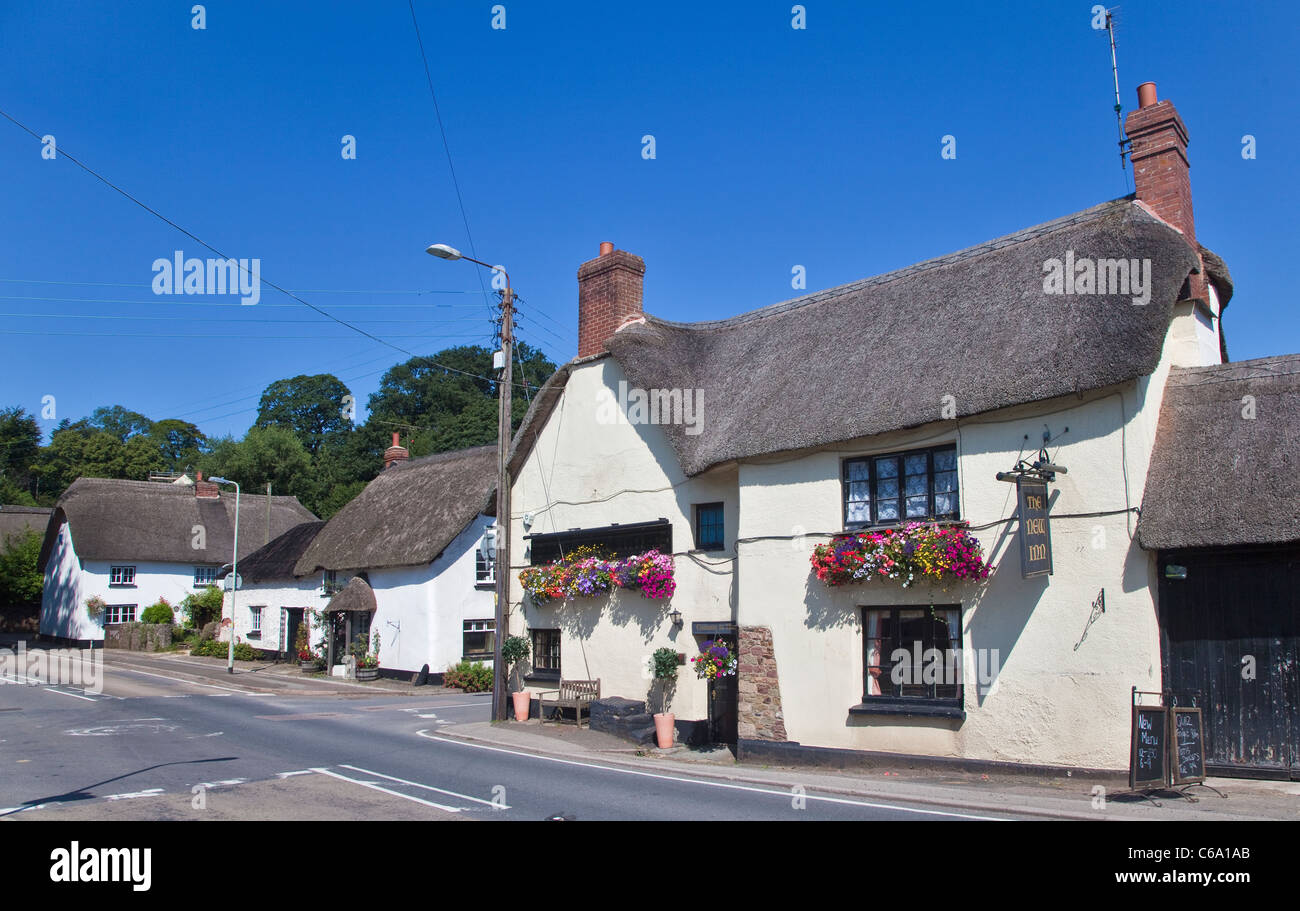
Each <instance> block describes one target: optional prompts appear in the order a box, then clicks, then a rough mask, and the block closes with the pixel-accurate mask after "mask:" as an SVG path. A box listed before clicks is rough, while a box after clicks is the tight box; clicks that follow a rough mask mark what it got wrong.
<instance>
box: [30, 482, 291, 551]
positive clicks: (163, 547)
mask: <svg viewBox="0 0 1300 911" xmlns="http://www.w3.org/2000/svg"><path fill="white" fill-rule="evenodd" d="M239 512H240V519H241V520H242V521H241V522H240V526H239V530H240V535H239V556H240V558H241V559H243V558H245V557H247V556H248V555H249V554H251V553H252V552H253V551H255V550H257V549H258V548H259V547H260V546H261V545H262V544H263V543H264V542H265V529H266V497H265V496H262V495H260V494H251V495H248V496H244V497H242V498H241V499H240V504H239ZM315 518H316V517H315V516H314V515H312V514H311V513H310V512H308V511H307V509H306V508H305V507H304V506H303V505H302V504H301V503H299V502H298V498H297V497H271V534H272V535H273V536H274V535H278V534H280V533H281V532H284V531H287V530H288V529H290V528H292V527H293V526H295V525H298V524H300V523H301V522H304V521H310V520H313V519H315ZM65 520H66V521H67V522H68V523H69V525H70V527H71V530H72V543H73V545H74V546H75V547H76V550H77V556H79V557H80V558H81V559H83V560H131V561H136V562H140V561H145V560H156V561H159V562H163V563H190V564H213V563H216V564H223V563H229V562H230V558H231V540H232V538H233V537H234V523H235V497H234V495H233V494H224V493H223V494H222V495H221V496H220V497H218V498H215V499H208V498H200V497H196V496H195V495H194V488H192V487H185V486H178V485H176V484H161V483H158V482H156V481H119V480H110V479H107V478H78V479H77V480H75V481H73V482H72V485H71V486H70V487H69V488H68V489H67V490H66V491H65V492H64V494H63V496H62V497H60V498H59V502H58V503H57V504H56V505H55V510H54V516H53V517H52V519H51V520H50V524H49V527H48V528H47V530H46V533H45V543H44V544H43V546H42V547H41V568H42V569H44V568H45V561H46V560H47V559H48V558H49V555H50V551H51V549H52V548H53V546H54V540H55V537H56V536H57V535H58V530H59V527H60V526H61V525H62V523H63V522H64V521H65ZM196 526H198V527H201V528H202V530H203V543H204V547H203V549H195V548H194V546H193V543H194V541H195V534H196V532H195V529H196ZM241 575H242V573H241Z"/></svg>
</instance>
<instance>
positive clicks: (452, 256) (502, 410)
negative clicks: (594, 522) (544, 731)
mask: <svg viewBox="0 0 1300 911" xmlns="http://www.w3.org/2000/svg"><path fill="white" fill-rule="evenodd" d="M424 252H425V253H428V254H429V255H430V256H436V257H438V258H439V259H446V260H451V261H455V260H458V259H464V260H468V261H469V262H472V263H475V264H477V265H480V266H483V267H484V268H487V269H491V270H492V271H494V272H500V273H501V274H502V275H503V276H505V280H506V290H505V294H504V295H503V296H502V298H501V355H502V368H503V369H502V374H501V380H500V383H499V385H498V387H497V388H498V392H499V395H498V398H499V403H498V410H497V528H498V529H499V532H498V534H497V535H495V537H496V539H497V540H496V554H497V556H496V563H495V566H494V569H495V571H496V582H497V592H496V595H497V604H496V634H495V635H494V636H493V637H492V638H493V646H492V720H493V721H503V720H505V718H506V717H507V713H506V680H505V662H504V661H503V660H502V659H501V644H502V642H503V641H504V639H505V637H506V634H507V633H508V632H509V626H508V623H509V621H508V617H509V613H508V611H507V606H508V604H509V600H508V599H509V597H510V466H509V464H508V461H507V460H508V458H509V453H510V437H511V432H510V431H511V411H512V404H513V402H512V397H511V393H512V391H513V385H514V369H513V357H512V356H511V346H512V345H513V342H514V339H513V338H512V336H513V334H514V302H515V292H514V289H513V288H512V287H511V286H510V273H509V272H507V271H506V270H505V269H503V268H501V267H500V266H494V265H492V264H491V263H485V262H483V261H482V260H481V259H475V258H474V257H472V256H466V255H464V254H463V253H461V252H460V251H459V250H457V249H456V248H455V247H451V246H448V245H447V244H431V245H430V246H428V247H425V249H424Z"/></svg>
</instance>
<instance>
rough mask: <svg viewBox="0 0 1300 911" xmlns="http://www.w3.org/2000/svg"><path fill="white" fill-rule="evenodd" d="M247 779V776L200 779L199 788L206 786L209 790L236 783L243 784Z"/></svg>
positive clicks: (231, 786) (227, 786)
mask: <svg viewBox="0 0 1300 911" xmlns="http://www.w3.org/2000/svg"><path fill="white" fill-rule="evenodd" d="M246 781H248V779H247V778H224V779H222V780H221V781H201V782H199V787H200V788H207V789H208V790H209V791H211V790H213V789H214V788H233V787H234V786H235V785H237V784H243V783H244V782H246Z"/></svg>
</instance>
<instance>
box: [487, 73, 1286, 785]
mask: <svg viewBox="0 0 1300 911" xmlns="http://www.w3.org/2000/svg"><path fill="white" fill-rule="evenodd" d="M1148 86H1149V90H1148V89H1144V90H1143V92H1142V93H1141V105H1142V106H1141V107H1140V108H1139V109H1138V110H1136V111H1134V112H1132V113H1131V114H1130V115H1129V117H1128V121H1127V132H1128V135H1129V137H1130V139H1131V140H1132V151H1131V156H1130V157H1131V161H1132V164H1133V167H1134V174H1135V180H1136V187H1137V190H1136V193H1135V194H1134V195H1132V196H1128V197H1124V198H1121V199H1116V200H1113V201H1111V202H1106V203H1103V204H1101V205H1098V206H1095V207H1093V208H1090V209H1086V210H1084V211H1081V212H1077V213H1074V214H1072V215H1068V216H1066V217H1064V218H1058V219H1055V220H1053V221H1049V222H1046V223H1044V224H1040V225H1037V226H1035V227H1032V228H1029V229H1026V230H1023V231H1019V232H1016V233H1014V234H1010V235H1007V236H1005V237H1000V238H997V239H995V240H992V241H988V242H986V243H982V244H979V245H977V246H975V247H971V248H969V249H966V250H963V251H961V252H958V253H954V254H950V255H947V256H942V257H939V258H937V259H933V260H929V261H926V262H922V263H918V264H916V265H913V266H909V267H907V268H904V269H900V270H898V271H895V272H891V273H888V274H886V275H881V276H877V277H874V278H869V279H864V280H862V281H857V282H853V283H851V284H848V285H844V286H841V287H837V288H832V289H829V290H825V291H819V292H817V293H813V294H808V295H805V296H803V297H800V298H797V299H794V300H790V301H786V302H784V303H779V304H774V305H771V306H767V307H763V308H761V309H758V310H754V311H752V312H749V313H745V314H742V315H740V316H736V317H733V318H731V319H726V320H719V321H713V322H703V323H675V322H669V321H666V320H662V319H658V318H656V317H654V316H651V315H649V314H647V313H646V312H645V311H644V309H643V305H642V279H643V275H644V272H645V263H644V262H643V261H642V260H641V259H640V258H639V257H637V256H634V255H632V254H630V253H627V252H624V251H620V250H615V249H614V248H613V245H612V244H604V245H602V247H601V251H600V256H598V257H597V258H596V259H593V260H591V261H589V262H587V263H585V264H583V265H582V266H581V268H580V269H579V270H578V287H579V291H578V321H579V350H578V357H577V358H576V359H575V360H573V361H572V362H570V363H568V364H566V365H564V366H562V367H561V368H560V370H559V371H557V373H556V374H555V375H554V376H553V377H552V378H551V379H550V380H549V381H548V383H547V384H546V386H545V387H544V388H543V389H542V391H541V393H540V394H539V395H538V396H536V397H535V399H534V401H533V404H532V407H531V409H530V411H529V414H528V416H527V417H526V418H525V422H524V425H523V427H522V428H521V429H520V432H519V434H518V435H517V436H516V439H515V442H514V449H513V451H512V453H511V460H510V468H511V476H512V477H513V478H514V482H513V489H512V498H513V505H512V515H511V517H510V523H509V526H510V527H509V533H510V534H511V536H512V537H511V548H512V549H511V553H512V554H517V555H521V557H520V559H519V560H518V562H521V563H523V564H526V565H528V566H530V567H532V568H533V569H532V571H531V572H530V573H529V574H525V576H524V577H523V578H524V579H528V580H531V581H530V582H529V584H530V586H531V587H530V588H529V589H528V590H527V591H525V588H524V583H523V581H522V579H521V576H520V575H519V574H517V573H512V576H511V580H510V582H511V589H510V599H509V602H510V616H509V627H510V631H511V632H512V633H521V632H522V633H526V634H527V635H529V636H531V637H532V639H533V667H532V669H531V671H530V672H529V673H528V675H527V676H526V679H527V680H528V682H529V684H530V688H531V689H532V690H533V691H535V692H536V691H539V690H544V689H549V688H554V687H555V686H556V685H557V684H558V683H559V681H560V680H561V679H570V678H584V679H590V678H600V679H601V681H602V693H603V694H604V695H607V696H610V695H618V696H624V697H629V698H633V699H644V698H646V697H647V694H648V691H649V690H650V689H651V687H650V679H649V674H648V673H647V670H646V668H647V661H648V658H649V656H650V654H651V653H652V652H654V651H655V650H656V649H659V648H662V647H668V648H671V649H674V650H676V651H678V652H679V653H682V654H684V655H686V656H688V657H694V656H696V655H698V654H700V649H701V646H703V645H705V644H713V643H717V642H721V643H722V646H721V648H725V649H726V650H727V651H726V652H720V654H723V655H726V654H728V653H730V655H731V657H734V658H736V659H737V660H736V667H737V668H738V674H736V675H734V676H733V675H730V674H725V673H724V674H723V675H722V676H720V677H717V678H715V679H700V678H698V677H697V676H696V674H695V673H693V672H692V667H691V665H690V664H687V665H686V666H685V667H683V668H682V670H681V672H680V673H679V675H678V681H677V685H676V690H675V693H674V695H673V700H672V703H671V708H672V710H673V711H674V713H675V714H676V716H677V725H678V729H679V731H680V733H681V735H682V736H683V737H689V738H699V739H712V740H715V741H725V742H733V743H737V742H738V745H739V751H740V753H741V755H742V756H753V757H758V758H768V759H771V760H774V761H784V760H786V759H792V758H795V757H797V756H803V757H806V758H820V759H825V760H827V761H832V762H837V763H838V762H844V761H852V760H851V759H846V757H853V756H861V755H863V754H871V753H880V752H884V753H890V754H899V753H902V754H913V755H922V756H927V757H933V758H936V759H942V758H952V759H960V760H962V761H969V760H979V761H986V762H994V763H996V762H1011V763H1018V764H1035V765H1044V766H1054V767H1063V768H1102V769H1117V768H1123V767H1124V766H1125V765H1126V764H1127V762H1128V754H1129V745H1130V737H1129V733H1130V731H1129V724H1130V703H1131V689H1132V687H1134V686H1136V687H1137V688H1138V689H1140V690H1157V691H1158V690H1160V689H1162V687H1163V686H1167V685H1168V681H1169V679H1170V671H1169V669H1168V667H1167V664H1166V663H1165V660H1164V659H1165V658H1166V657H1167V656H1168V657H1172V655H1173V652H1169V653H1162V637H1164V636H1165V635H1167V627H1164V626H1162V615H1161V613H1160V610H1159V609H1158V602H1159V592H1160V591H1162V588H1161V586H1162V581H1161V579H1162V576H1161V573H1162V572H1163V570H1162V564H1161V562H1160V560H1159V559H1158V557H1157V554H1156V553H1155V552H1152V551H1150V550H1147V549H1144V545H1145V546H1146V547H1165V546H1179V542H1180V541H1181V540H1182V539H1181V538H1179V537H1178V536H1176V535H1175V536H1173V537H1170V538H1168V539H1166V538H1163V537H1158V536H1157V535H1156V532H1155V527H1154V526H1153V529H1152V535H1153V537H1152V540H1151V542H1148V541H1147V540H1146V537H1145V536H1144V537H1143V538H1142V539H1141V540H1139V538H1138V536H1137V532H1138V527H1139V514H1140V511H1141V504H1142V499H1141V498H1142V492H1143V489H1144V486H1146V485H1148V472H1149V469H1150V468H1151V466H1152V464H1153V447H1155V445H1156V440H1157V426H1158V425H1159V426H1160V427H1161V431H1160V432H1161V434H1164V435H1165V436H1166V437H1167V436H1168V433H1169V432H1167V431H1166V430H1164V427H1165V423H1166V422H1167V421H1171V422H1173V424H1177V423H1179V422H1178V420H1177V419H1176V418H1174V417H1170V416H1169V415H1165V416H1163V417H1162V405H1163V404H1164V402H1165V400H1166V395H1167V393H1166V389H1167V387H1168V388H1169V389H1170V390H1171V392H1170V393H1169V395H1170V396H1172V398H1171V403H1172V404H1171V407H1172V408H1181V407H1183V406H1182V405H1181V404H1179V403H1181V402H1182V401H1183V399H1182V395H1183V389H1184V387H1185V386H1187V385H1188V384H1189V383H1192V382H1193V380H1192V379H1191V378H1192V377H1193V376H1199V375H1200V373H1198V371H1204V370H1209V371H1211V372H1214V371H1220V370H1221V371H1223V372H1224V374H1223V375H1225V376H1228V375H1231V376H1249V375H1250V374H1249V370H1247V371H1246V373H1243V374H1236V373H1233V372H1232V371H1233V370H1234V369H1235V368H1232V367H1229V366H1227V365H1224V366H1220V363H1221V361H1223V360H1226V343H1225V341H1224V337H1223V333H1222V318H1223V314H1224V312H1225V308H1226V307H1227V305H1228V303H1229V299H1230V297H1231V295H1232V282H1231V279H1230V277H1229V276H1228V272H1227V268H1226V266H1224V264H1223V263H1222V261H1221V260H1220V259H1219V258H1218V257H1217V256H1215V255H1214V254H1212V253H1211V252H1210V251H1208V250H1206V249H1205V248H1204V247H1202V246H1201V245H1200V244H1199V243H1198V242H1197V239H1196V231H1195V225H1194V222H1193V218H1192V209H1191V185H1190V178H1189V172H1188V164H1187V158H1186V149H1187V131H1186V128H1185V126H1184V125H1183V123H1182V120H1181V118H1179V116H1178V113H1177V111H1176V110H1175V109H1174V107H1173V105H1172V104H1170V103H1169V102H1167V101H1165V102H1157V101H1156V99H1155V94H1154V86H1150V84H1148ZM1171 377H1172V379H1171ZM1208 382H1209V381H1206V383H1207V384H1208ZM1239 382H1246V380H1244V379H1241V380H1239ZM1207 388H1219V387H1209V386H1207ZM1261 401H1263V400H1261ZM1270 402H1272V400H1271V399H1270ZM1263 414H1264V412H1263V411H1261V415H1263ZM1201 419H1202V420H1204V419H1205V418H1204V416H1202V418H1201ZM1270 419H1274V420H1275V419H1276V418H1275V417H1273V416H1270ZM1224 420H1226V418H1225V419H1224ZM1294 426H1295V425H1294V424H1292V425H1291V429H1290V430H1289V431H1283V430H1280V429H1279V427H1278V426H1276V425H1274V426H1273V428H1272V429H1271V430H1270V431H1269V432H1270V433H1271V434H1273V436H1270V437H1268V438H1267V440H1265V439H1264V438H1263V437H1258V438H1255V439H1254V441H1253V442H1254V445H1255V446H1260V445H1273V444H1274V443H1275V442H1279V443H1280V442H1281V438H1280V437H1279V436H1278V434H1281V433H1284V432H1286V433H1291V434H1292V435H1294V432H1295V430H1294ZM1173 432H1177V431H1176V430H1175V431H1173ZM1224 432H1226V431H1224ZM1243 432H1245V433H1250V432H1251V431H1243ZM1225 441H1226V440H1225ZM1292 442H1294V440H1293V441H1292ZM1197 445H1198V446H1200V445H1204V446H1212V445H1214V443H1213V442H1212V441H1209V440H1201V441H1200V442H1199V443H1198V444H1197ZM1165 446H1168V447H1172V448H1173V449H1175V450H1176V449H1178V448H1179V446H1180V443H1179V442H1178V441H1177V440H1173V441H1172V442H1164V443H1162V447H1165ZM1156 458H1160V455H1159V454H1158V453H1157V455H1156ZM1269 467H1270V471H1269V474H1268V477H1269V478H1272V477H1273V474H1272V470H1275V469H1277V468H1278V466H1276V465H1272V466H1269ZM1293 467H1294V466H1293ZM1155 477H1161V476H1159V475H1157V476H1155ZM1179 477H1180V478H1183V475H1181V474H1180V475H1179ZM1294 478H1295V472H1294V471H1292V472H1291V475H1290V479H1289V480H1288V481H1287V483H1286V484H1285V485H1283V490H1284V494H1283V502H1281V503H1273V504H1272V506H1274V507H1277V508H1278V509H1280V510H1281V511H1282V512H1284V513H1285V514H1286V515H1287V516H1288V517H1291V516H1294V515H1295V514H1296V512H1297V509H1296V506H1297V504H1296V496H1295V487H1294V485H1295V481H1294ZM1018 479H1019V480H1018ZM1004 481H1010V482H1012V483H1004ZM1151 483H1155V484H1157V487H1160V486H1161V482H1158V481H1156V480H1154V479H1153V481H1152V482H1151ZM1235 483H1236V484H1238V485H1240V484H1245V483H1249V482H1248V481H1247V480H1246V477H1245V476H1243V475H1241V474H1239V475H1238V476H1237V477H1236V479H1235ZM1169 489H1170V490H1172V491H1173V493H1172V499H1173V500H1174V501H1177V500H1179V498H1183V499H1186V498H1188V497H1190V496H1193V495H1192V494H1190V491H1191V490H1192V489H1193V485H1189V486H1186V487H1180V486H1178V484H1177V483H1174V484H1171V485H1170V486H1169ZM1194 489H1195V494H1194V497H1195V500H1194V503H1195V504H1196V506H1197V507H1199V508H1200V510H1201V512H1202V514H1203V516H1204V515H1212V514H1213V512H1212V511H1210V504H1208V503H1207V502H1205V501H1206V498H1207V497H1214V498H1216V502H1217V498H1218V497H1231V496H1232V495H1233V487H1232V484H1225V485H1224V486H1222V487H1213V486H1207V485H1206V484H1204V483H1200V482H1197V483H1195V484H1194ZM1151 495H1152V496H1153V497H1157V498H1158V497H1159V495H1158V494H1157V493H1156V491H1155V489H1152V492H1151ZM1246 500H1247V502H1250V501H1251V500H1252V498H1249V497H1248V498H1246ZM1166 502H1167V501H1166ZM1277 515H1278V513H1277V512H1276V511H1273V512H1272V516H1273V518H1270V519H1266V520H1265V521H1273V520H1274V519H1275V517H1276V516H1277ZM1196 521H1197V520H1196V517H1195V515H1194V514H1193V511H1190V510H1188V509H1187V508H1186V507H1180V508H1179V509H1178V510H1176V511H1174V512H1173V513H1170V514H1169V518H1168V525H1169V526H1172V527H1180V528H1185V527H1188V526H1189V525H1192V524H1195V522H1196ZM1160 524H1161V526H1162V527H1164V526H1165V523H1164V522H1163V521H1162V522H1161V523H1160ZM1282 524H1285V525H1286V527H1285V528H1284V529H1282V530H1281V531H1280V532H1279V534H1281V535H1282V536H1283V537H1286V536H1287V535H1290V536H1292V539H1294V538H1296V537H1300V533H1297V531H1296V528H1295V526H1294V522H1292V521H1290V519H1289V518H1288V521H1287V522H1286V523H1282ZM909 526H910V527H909ZM1215 531H1216V530H1215V529H1213V527H1211V534H1214V533H1215ZM1228 540H1238V541H1246V540H1250V536H1249V535H1248V534H1244V533H1241V532H1240V531H1231V530H1230V531H1229V534H1228ZM936 542H938V543H936ZM584 545H588V546H590V545H595V546H597V547H603V548H604V549H605V551H606V552H607V553H608V554H611V555H612V557H613V558H618V557H624V556H626V555H627V554H629V553H636V552H645V551H648V550H657V551H659V552H660V553H665V554H671V555H672V560H673V573H674V582H675V591H674V592H673V593H672V596H671V598H667V599H665V598H659V597H646V595H645V594H644V593H643V592H637V591H635V590H629V589H628V588H626V587H622V586H617V587H615V588H613V589H612V590H611V591H609V592H606V591H604V590H603V589H601V590H598V591H596V592H595V593H594V594H592V593H590V592H589V591H584V590H581V586H580V585H577V584H575V583H574V582H573V581H572V580H575V579H576V580H579V581H580V582H581V584H582V585H586V586H587V589H588V590H589V589H590V588H591V580H590V579H589V578H586V577H584V576H583V573H582V572H581V571H579V572H574V571H570V572H569V573H568V575H567V576H563V575H561V576H548V573H550V572H552V568H553V567H554V566H555V565H556V561H557V560H561V561H562V560H563V559H564V558H565V556H566V555H567V554H572V553H573V552H574V550H575V548H579V547H582V546H584ZM976 545H977V547H976ZM814 558H816V559H817V561H818V563H817V565H816V566H814ZM900 568H901V569H900ZM907 573H911V574H912V575H913V577H912V578H908V576H907V575H906V574H907ZM985 573H987V577H983V578H982V576H984V574H985ZM900 574H901V575H900ZM548 578H550V579H556V578H560V579H561V580H562V581H561V582H560V583H557V584H556V585H555V586H554V587H553V588H552V590H549V591H548V590H546V589H545V588H544V586H543V585H541V584H539V583H537V582H536V581H535V580H537V579H548ZM564 580H568V581H567V582H566V581H564ZM583 580H585V581H583ZM904 583H907V584H904ZM564 584H569V586H570V587H569V589H568V590H567V591H566V590H565V589H564V587H563V586H564ZM1279 616H1280V615H1279ZM1279 622H1280V621H1279ZM1293 632H1294V631H1293ZM1293 632H1292V634H1291V635H1292V638H1291V639H1290V640H1289V641H1290V642H1291V643H1292V644H1291V646H1289V647H1291V648H1294V642H1295V639H1294V635H1293ZM714 648H719V647H718V646H714ZM931 654H933V655H937V656H939V657H940V658H941V659H942V661H941V663H940V664H939V666H937V667H936V666H935V665H934V663H933V662H932V661H930V660H929V658H928V656H930V655H931ZM922 656H927V657H925V658H923V657H922ZM724 663H725V659H724ZM1291 667H1292V670H1291V672H1290V673H1291V674H1292V677H1291V678H1290V681H1291V682H1290V684H1289V685H1290V686H1291V687H1292V688H1293V689H1292V691H1294V686H1295V680H1294V673H1295V672H1294V667H1295V665H1294V663H1293V664H1292V665H1291ZM1206 708H1207V711H1209V712H1211V713H1212V712H1213V711H1214V707H1213V706H1212V705H1209V704H1208V703H1207V704H1206ZM1288 711H1289V712H1290V714H1291V717H1292V719H1293V720H1292V725H1293V726H1292V728H1291V730H1295V729H1296V726H1295V712H1296V710H1295V705H1294V701H1292V703H1291V708H1290V709H1289V710H1288ZM1225 724H1226V722H1225ZM1225 730H1226V728H1225Z"/></svg>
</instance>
